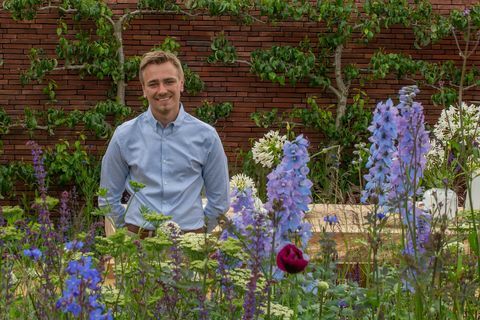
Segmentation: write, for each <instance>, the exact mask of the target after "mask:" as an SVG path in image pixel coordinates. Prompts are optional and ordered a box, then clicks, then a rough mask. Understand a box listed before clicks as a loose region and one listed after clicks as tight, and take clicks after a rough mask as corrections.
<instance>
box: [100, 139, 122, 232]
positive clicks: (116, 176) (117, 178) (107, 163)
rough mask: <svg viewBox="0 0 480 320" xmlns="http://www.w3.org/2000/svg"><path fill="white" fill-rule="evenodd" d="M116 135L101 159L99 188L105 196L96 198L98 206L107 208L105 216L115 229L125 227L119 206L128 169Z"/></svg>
mask: <svg viewBox="0 0 480 320" xmlns="http://www.w3.org/2000/svg"><path fill="white" fill-rule="evenodd" d="M116 133H117V132H115V133H114V134H113V136H112V139H111V141H110V143H109V144H108V147H107V151H106V152H105V155H104V156H103V159H102V170H101V174H100V188H104V189H106V190H107V195H106V197H98V206H99V207H100V208H106V207H107V208H109V210H110V212H109V214H107V216H108V217H110V218H111V219H112V220H113V222H114V224H115V227H117V228H119V227H123V226H124V225H125V208H124V207H123V206H122V204H121V199H122V195H123V191H124V190H125V181H126V179H127V176H128V173H129V168H128V164H127V163H126V161H125V160H124V159H123V157H122V153H121V150H120V146H119V144H118V134H116Z"/></svg>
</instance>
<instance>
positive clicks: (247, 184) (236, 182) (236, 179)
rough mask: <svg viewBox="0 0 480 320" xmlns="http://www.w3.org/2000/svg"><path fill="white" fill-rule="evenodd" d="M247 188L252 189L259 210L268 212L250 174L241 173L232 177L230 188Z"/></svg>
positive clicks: (243, 189) (240, 189) (239, 189)
mask: <svg viewBox="0 0 480 320" xmlns="http://www.w3.org/2000/svg"><path fill="white" fill-rule="evenodd" d="M247 188H251V189H252V197H253V201H254V205H255V209H256V210H257V212H262V213H266V210H265V208H264V207H263V202H262V200H260V198H258V194H257V188H256V187H255V182H254V181H253V179H252V178H250V177H249V176H247V175H245V174H243V173H239V174H236V175H234V176H233V177H232V178H231V179H230V189H231V190H233V189H237V190H238V191H239V192H242V191H245V190H246V189H247Z"/></svg>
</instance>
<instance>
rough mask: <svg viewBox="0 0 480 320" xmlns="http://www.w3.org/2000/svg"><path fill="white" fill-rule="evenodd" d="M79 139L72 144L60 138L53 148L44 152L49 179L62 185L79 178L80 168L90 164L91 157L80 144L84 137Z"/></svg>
mask: <svg viewBox="0 0 480 320" xmlns="http://www.w3.org/2000/svg"><path fill="white" fill-rule="evenodd" d="M80 139H81V140H77V141H75V142H74V143H73V144H70V142H68V141H66V140H61V142H60V143H58V144H56V145H55V147H54V149H53V150H48V151H47V152H46V153H45V166H46V169H47V173H48V177H49V179H50V180H55V181H56V182H57V183H60V184H62V185H66V184H71V183H72V182H76V181H77V179H79V178H80V172H81V171H82V168H85V167H88V166H90V165H91V162H92V158H91V156H89V155H88V153H87V152H86V150H85V149H84V147H83V145H82V142H83V141H84V140H85V137H84V136H81V137H80Z"/></svg>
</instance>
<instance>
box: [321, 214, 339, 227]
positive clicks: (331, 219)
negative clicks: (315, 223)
mask: <svg viewBox="0 0 480 320" xmlns="http://www.w3.org/2000/svg"><path fill="white" fill-rule="evenodd" d="M323 221H325V222H326V223H328V224H329V225H330V226H331V225H333V224H337V223H338V218H337V216H336V215H334V214H332V215H327V216H326V217H323Z"/></svg>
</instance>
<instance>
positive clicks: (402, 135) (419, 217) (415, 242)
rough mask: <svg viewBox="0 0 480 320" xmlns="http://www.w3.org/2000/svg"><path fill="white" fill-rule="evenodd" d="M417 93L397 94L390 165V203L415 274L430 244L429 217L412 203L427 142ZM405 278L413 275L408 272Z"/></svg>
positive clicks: (422, 267) (423, 263)
mask: <svg viewBox="0 0 480 320" xmlns="http://www.w3.org/2000/svg"><path fill="white" fill-rule="evenodd" d="M417 93H418V89H417V88H416V86H412V87H405V88H402V90H400V104H399V105H398V106H397V108H398V110H399V116H398V117H397V129H398V145H397V151H396V152H395V154H394V158H393V162H392V169H391V181H390V183H391V188H390V194H389V199H390V201H391V202H392V205H394V206H396V207H397V209H398V211H399V212H400V215H401V218H402V223H403V224H404V225H405V227H406V242H405V248H404V254H405V255H407V256H409V257H410V258H412V259H413V261H415V262H416V266H415V268H417V269H416V270H420V271H422V272H424V271H426V270H427V268H428V261H429V258H428V257H426V256H425V245H426V244H427V243H428V241H429V236H430V222H431V221H430V220H431V217H430V215H429V214H427V213H425V212H424V211H422V210H420V209H419V208H417V207H416V206H415V199H416V198H417V197H418V196H419V195H421V192H422V190H421V188H420V179H421V178H422V177H423V172H424V169H425V166H426V154H427V152H428V151H429V149H430V140H429V137H428V132H427V131H426V130H425V119H424V114H423V107H422V105H421V104H420V103H418V102H415V101H414V100H413V99H414V98H415V95H416V94H417ZM408 274H410V275H412V274H413V273H412V272H409V271H408V270H407V275H408ZM409 278H410V279H404V280H405V281H406V282H411V284H414V283H416V277H414V276H412V277H409Z"/></svg>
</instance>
